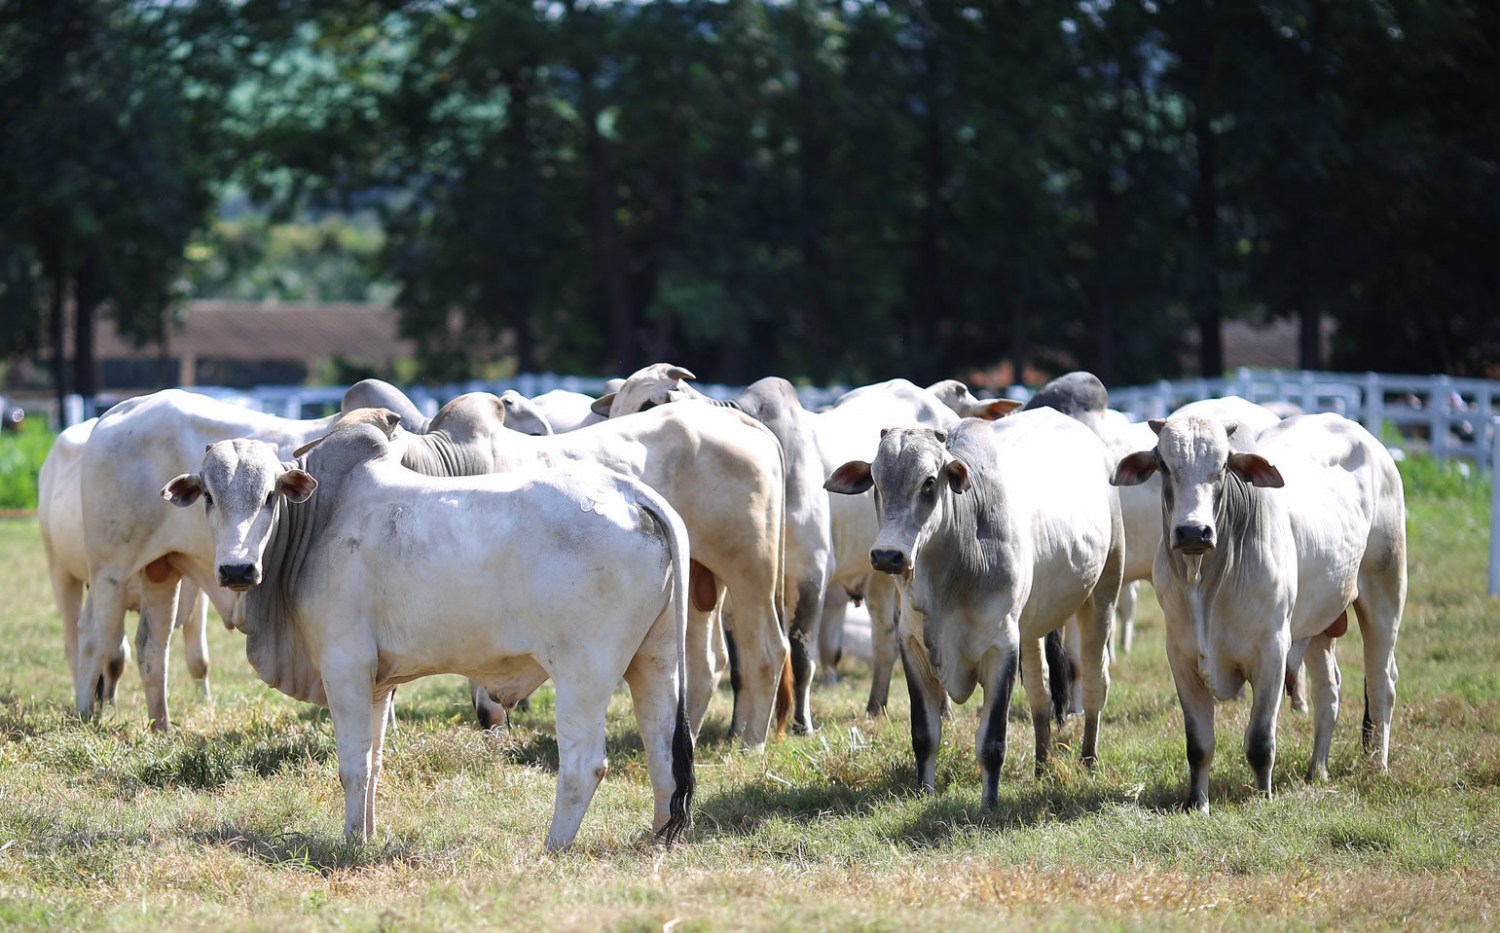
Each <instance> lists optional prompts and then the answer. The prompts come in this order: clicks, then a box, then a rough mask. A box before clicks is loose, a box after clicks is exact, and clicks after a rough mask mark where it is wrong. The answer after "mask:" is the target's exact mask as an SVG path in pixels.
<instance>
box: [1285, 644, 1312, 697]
mask: <svg viewBox="0 0 1500 933" xmlns="http://www.w3.org/2000/svg"><path fill="white" fill-rule="evenodd" d="M1308 641H1309V640H1308V639H1306V638H1304V639H1301V640H1300V641H1294V642H1292V648H1291V650H1290V651H1289V652H1287V656H1286V683H1285V686H1286V698H1287V700H1289V701H1290V702H1291V704H1292V712H1294V713H1305V712H1307V678H1306V677H1304V676H1302V657H1303V655H1305V654H1306V653H1307V645H1308Z"/></svg>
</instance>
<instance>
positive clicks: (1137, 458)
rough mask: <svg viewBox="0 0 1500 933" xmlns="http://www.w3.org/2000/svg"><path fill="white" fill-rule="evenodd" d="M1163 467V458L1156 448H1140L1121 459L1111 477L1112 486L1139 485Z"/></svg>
mask: <svg viewBox="0 0 1500 933" xmlns="http://www.w3.org/2000/svg"><path fill="white" fill-rule="evenodd" d="M1160 467H1161V458H1160V457H1158V456H1157V455H1156V451H1154V450H1138V451H1136V452H1135V453H1133V454H1130V455H1129V456H1127V457H1125V458H1124V459H1123V460H1121V461H1120V464H1119V466H1117V467H1115V475H1114V476H1111V477H1110V478H1109V483H1110V485H1111V486H1139V485H1140V484H1141V483H1144V482H1145V481H1146V480H1148V479H1150V478H1151V474H1152V473H1155V472H1156V471H1157V470H1158V469H1159V468H1160Z"/></svg>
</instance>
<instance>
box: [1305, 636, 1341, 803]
mask: <svg viewBox="0 0 1500 933" xmlns="http://www.w3.org/2000/svg"><path fill="white" fill-rule="evenodd" d="M1305 657H1306V670H1307V677H1306V678H1305V679H1306V680H1307V681H1308V693H1309V695H1310V697H1311V699H1312V709H1313V748H1312V758H1311V759H1310V760H1309V761H1308V763H1307V779H1308V780H1309V781H1326V780H1328V750H1329V748H1330V747H1332V745H1333V727H1334V725H1335V724H1336V723H1337V722H1338V718H1339V685H1340V676H1339V663H1338V659H1337V658H1336V657H1335V654H1334V640H1333V639H1332V638H1329V637H1328V636H1327V635H1318V636H1317V637H1315V638H1313V639H1312V643H1311V644H1310V645H1309V646H1308V651H1307V654H1306V656H1305Z"/></svg>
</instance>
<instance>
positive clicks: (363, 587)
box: [161, 413, 693, 850]
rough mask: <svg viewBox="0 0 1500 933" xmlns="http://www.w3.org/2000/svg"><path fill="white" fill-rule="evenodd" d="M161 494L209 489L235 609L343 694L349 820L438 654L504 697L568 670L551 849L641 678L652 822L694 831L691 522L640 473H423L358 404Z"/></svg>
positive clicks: (341, 753)
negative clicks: (290, 450)
mask: <svg viewBox="0 0 1500 933" xmlns="http://www.w3.org/2000/svg"><path fill="white" fill-rule="evenodd" d="M397 420H398V416H397V415H395V414H394V413H392V414H390V422H389V424H390V426H392V427H394V425H395V423H396V421H397ZM315 493H316V495H315ZM161 495H162V497H163V498H165V499H167V500H169V501H171V502H172V503H173V504H175V505H178V506H183V507H187V506H190V505H192V504H193V503H195V502H197V501H198V499H199V498H200V497H201V498H202V499H203V500H204V502H205V503H206V510H205V513H204V514H205V518H206V524H207V526H208V529H209V532H210V534H211V535H212V538H213V542H214V553H215V572H216V574H217V576H218V579H219V582H220V583H221V584H222V585H223V586H226V587H229V588H231V589H234V590H238V591H241V592H243V593H244V594H245V595H244V596H243V597H242V599H241V601H240V604H239V606H238V607H237V608H236V612H235V615H234V620H235V624H236V626H237V627H238V628H239V629H240V630H241V631H243V632H245V634H246V636H247V641H246V653H247V655H248V656H249V659H250V663H251V666H253V667H254V668H255V670H256V672H257V673H258V674H259V675H260V676H261V678H262V679H263V680H265V681H266V682H267V683H268V684H271V685H272V686H274V687H276V688H277V689H278V690H281V691H282V692H283V693H286V694H287V695H289V696H292V697H295V698H297V699H300V700H304V701H308V702H312V703H317V704H319V705H323V706H327V707H328V708H329V710H330V712H331V713H332V717H333V729H334V737H335V739H336V741H337V744H338V757H339V780H340V782H341V783H342V784H343V787H344V833H345V835H346V836H347V837H348V838H349V839H351V840H357V841H366V840H368V839H369V838H370V836H371V834H373V832H374V831H375V785H376V782H377V781H378V779H379V775H380V767H381V749H382V744H383V741H384V727H385V716H384V712H385V709H386V704H387V701H388V698H389V696H390V693H391V691H392V690H393V689H394V688H395V687H396V686H397V685H398V684H402V683H406V682H407V681H410V680H413V679H415V678H417V677H422V676H425V675H428V674H439V673H455V674H463V675H465V676H467V677H469V678H471V679H473V680H477V681H479V682H481V683H483V684H484V685H485V687H486V688H487V689H488V690H489V691H490V693H491V694H492V695H494V696H496V697H499V698H500V700H501V702H502V703H504V704H507V705H509V704H513V703H515V702H516V701H517V700H518V699H520V698H521V697H523V696H526V695H527V694H529V693H530V692H531V691H532V690H534V689H536V687H537V686H539V685H540V684H541V683H542V682H543V681H544V680H546V679H548V678H549V677H550V678H551V679H552V681H553V682H554V683H555V684H556V688H557V744H558V776H557V801H556V805H555V808H554V811H553V815H552V824H551V827H550V828H549V830H548V832H547V842H546V844H547V848H548V849H549V850H556V849H559V848H561V847H562V846H565V845H567V844H568V843H569V842H571V841H572V840H573V838H574V836H575V835H576V834H577V832H578V826H579V824H580V822H581V821H582V819H583V814H584V810H585V809H586V808H587V807H588V804H589V801H590V800H591V799H592V798H593V795H594V791H595V789H596V788H597V786H598V784H599V781H600V780H601V779H602V778H603V777H604V773H605V771H606V769H607V767H608V763H607V761H606V759H605V747H604V733H605V711H606V708H607V707H608V705H609V699H610V695H611V693H613V691H614V687H615V684H616V683H618V682H619V680H620V678H621V677H623V678H624V679H625V681H626V683H628V684H629V685H630V689H631V694H632V697H633V698H634V701H635V712H636V721H637V723H638V724H639V726H640V730H641V738H642V741H643V742H644V744H645V748H646V753H647V757H648V759H649V764H648V769H649V773H650V778H651V785H652V788H653V790H654V792H655V798H656V804H655V814H654V818H653V828H654V829H655V830H656V832H657V834H658V836H659V837H660V838H662V839H664V840H666V841H668V842H670V841H672V840H673V839H675V838H676V837H677V835H678V834H679V833H681V831H682V829H683V827H684V826H685V824H686V821H687V810H688V806H689V804H690V802H691V798H692V793H693V773H692V758H693V745H692V738H691V735H690V730H689V728H688V723H687V711H686V695H685V693H684V684H685V672H684V669H683V664H684V662H683V657H684V655H683V645H684V639H685V636H686V628H687V560H688V556H687V530H686V529H685V528H684V527H683V524H682V520H681V519H680V518H678V516H677V514H676V513H675V512H674V511H672V509H671V507H670V506H668V505H667V504H666V502H665V501H664V500H663V499H662V498H661V497H660V496H658V495H657V494H655V493H654V492H652V491H651V490H650V489H649V488H647V487H646V486H644V485H643V484H641V483H639V482H637V481H635V480H632V479H629V478H627V477H625V476H622V475H619V474H616V473H613V472H611V471H608V470H603V469H598V468H592V467H586V466H580V467H574V468H570V469H566V470H558V469H551V470H545V471H531V472H524V473H515V474H509V475H491V476H477V477H462V478H433V477H425V476H420V475H417V474H415V473H412V472H411V471H409V470H407V469H405V468H403V467H402V466H401V465H400V463H399V462H398V460H397V458H396V457H395V456H394V455H393V454H392V452H391V447H390V444H389V442H388V439H387V438H386V436H385V435H384V434H383V433H382V432H381V431H380V430H379V429H377V428H376V427H374V426H372V425H369V424H350V425H346V426H344V427H341V428H339V429H337V430H336V431H334V432H333V434H331V435H329V437H328V438H327V439H326V440H325V441H324V442H323V443H321V444H319V445H318V446H317V447H316V448H315V449H313V450H312V451H310V452H309V453H308V454H307V455H306V457H304V458H303V460H302V461H300V462H294V463H283V462H282V461H281V460H280V457H279V454H278V452H277V449H276V448H275V447H274V446H272V445H271V444H268V443H265V442H262V441H254V440H243V439H242V440H232V441H224V442H220V443H217V444H213V445H212V446H210V447H209V448H208V451H207V453H206V454H205V455H204V457H203V465H202V468H201V469H200V471H199V472H197V473H185V474H183V475H181V476H178V477H176V478H175V479H173V480H171V481H170V482H169V483H167V485H166V486H165V487H164V488H163V489H162V493H161Z"/></svg>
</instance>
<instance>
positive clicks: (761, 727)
mask: <svg viewBox="0 0 1500 933" xmlns="http://www.w3.org/2000/svg"><path fill="white" fill-rule="evenodd" d="M505 415H506V408H505V405H504V403H503V402H502V401H501V400H500V399H499V398H498V397H497V396H495V395H492V394H490V393H487V392H471V393H468V394H465V395H461V396H459V397H458V398H456V399H454V400H453V401H451V402H449V403H448V404H447V405H445V406H443V409H442V410H441V411H439V412H438V413H437V415H435V416H434V417H433V419H432V423H431V425H430V428H431V429H430V431H429V432H428V433H427V434H422V435H412V434H407V433H406V432H404V431H399V432H398V433H397V442H398V443H399V444H401V445H402V446H403V453H402V462H403V463H404V464H405V465H406V466H407V467H408V468H410V469H412V470H415V471H417V472H420V473H424V474H426V475H428V476H472V475H478V474H482V473H496V472H506V471H510V470H518V469H527V468H531V467H556V468H563V467H569V466H570V465H572V464H576V463H586V464H597V465H601V466H606V467H608V468H610V469H612V470H616V471H618V472H620V473H623V474H625V475H627V476H630V477H633V478H635V479H638V480H640V481H641V482H643V483H645V484H646V485H648V486H650V487H651V488H652V489H655V490H656V491H657V492H658V493H660V494H661V495H662V496H663V497H664V498H666V500H667V501H668V502H669V503H671V504H672V507H673V508H674V509H676V510H677V512H678V513H679V514H680V515H681V516H682V519H683V521H684V522H685V523H686V525H687V528H688V534H689V536H690V538H691V541H692V558H693V559H692V563H691V566H692V581H691V591H692V597H693V598H692V603H691V609H692V623H691V624H690V626H689V629H688V640H689V648H688V657H689V671H688V673H689V676H688V710H689V716H690V720H691V722H692V725H693V729H694V733H695V734H696V731H697V729H698V727H699V726H700V725H701V723H702V721H703V717H704V715H705V714H706V712H707V710H708V704H709V701H710V699H711V698H712V694H713V688H714V684H715V683H716V681H717V677H718V673H719V669H716V666H715V664H714V662H713V659H712V657H711V653H712V651H713V645H712V643H711V641H710V639H709V637H708V633H709V632H710V631H711V626H710V624H709V621H710V618H711V614H712V613H713V611H714V609H715V607H716V605H717V604H718V602H719V601H720V600H721V599H722V598H723V593H724V591H726V590H727V592H728V593H729V594H731V595H732V596H733V598H734V605H735V607H736V614H735V617H734V619H733V620H732V623H733V625H734V626H735V633H736V636H737V640H738V643H739V646H740V649H741V650H740V655H739V658H740V661H741V662H743V663H742V674H743V677H742V678H741V680H742V684H743V687H744V689H743V691H741V692H740V693H739V694H737V696H736V703H735V710H734V720H733V722H734V725H733V731H734V733H735V734H737V735H739V736H740V737H741V740H742V741H743V742H744V743H745V744H746V745H747V746H750V747H759V746H761V745H763V744H764V743H765V740H766V736H767V733H768V731H769V729H770V719H771V716H772V714H773V711H774V712H777V713H778V714H779V715H780V716H781V717H782V719H781V720H780V721H778V723H777V728H778V731H779V730H780V728H781V727H782V725H783V724H784V717H785V714H786V713H787V712H788V711H789V709H790V701H791V699H792V695H791V679H790V677H789V676H788V677H782V678H780V680H779V681H778V675H780V674H781V673H782V672H783V668H784V667H785V664H786V659H787V650H788V648H787V640H786V636H785V635H784V634H783V631H782V624H781V619H782V618H783V617H784V609H783V607H782V580H783V573H784V567H783V565H784V562H785V556H784V545H783V536H784V533H783V528H784V524H783V523H784V501H785V492H784V486H785V482H784V479H783V474H782V461H781V447H780V445H779V444H778V443H777V441H776V438H775V436H774V435H772V434H771V432H770V431H769V430H768V429H767V428H766V427H765V425H763V424H761V423H760V422H758V421H756V420H755V419H753V418H751V417H749V416H748V415H745V414H743V413H741V412H738V411H730V410H727V409H721V408H713V407H709V406H696V405H695V406H684V405H666V406H662V407H661V409H660V410H655V409H653V410H652V411H649V412H643V413H641V414H639V415H636V416H632V417H630V418H616V419H610V420H608V421H605V422H602V423H600V424H596V425H593V426H591V427H587V428H583V429H580V430H578V431H573V432H570V433H567V434H558V435H551V436H543V437H533V436H530V435H526V434H521V433H519V432H517V431H512V430H510V429H508V428H506V427H505ZM718 668H722V665H718ZM778 689H780V693H778Z"/></svg>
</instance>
